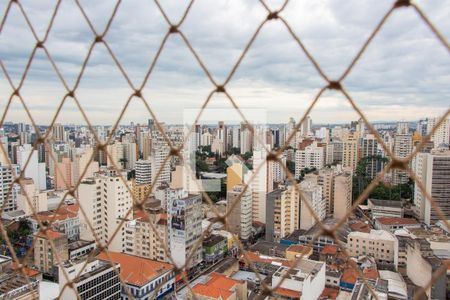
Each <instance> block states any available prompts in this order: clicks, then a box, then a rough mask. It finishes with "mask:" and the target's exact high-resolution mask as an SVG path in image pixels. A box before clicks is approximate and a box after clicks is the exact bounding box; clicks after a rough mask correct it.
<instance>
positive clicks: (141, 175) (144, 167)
mask: <svg viewBox="0 0 450 300" xmlns="http://www.w3.org/2000/svg"><path fill="white" fill-rule="evenodd" d="M135 171H136V184H138V185H141V184H150V183H152V163H151V161H150V160H142V159H140V160H138V161H137V162H136V167H135Z"/></svg>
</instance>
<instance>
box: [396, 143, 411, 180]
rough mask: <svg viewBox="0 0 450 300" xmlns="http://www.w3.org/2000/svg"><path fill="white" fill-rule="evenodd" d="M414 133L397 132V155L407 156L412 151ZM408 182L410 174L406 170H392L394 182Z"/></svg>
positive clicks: (400, 156)
mask: <svg viewBox="0 0 450 300" xmlns="http://www.w3.org/2000/svg"><path fill="white" fill-rule="evenodd" d="M412 146H413V145H412V135H411V134H396V135H395V137H394V154H395V156H396V157H399V158H405V157H407V156H408V155H410V154H411V151H412V148H413V147H412ZM406 182H408V174H407V173H406V171H404V170H398V169H394V170H393V172H392V183H393V184H401V183H406Z"/></svg>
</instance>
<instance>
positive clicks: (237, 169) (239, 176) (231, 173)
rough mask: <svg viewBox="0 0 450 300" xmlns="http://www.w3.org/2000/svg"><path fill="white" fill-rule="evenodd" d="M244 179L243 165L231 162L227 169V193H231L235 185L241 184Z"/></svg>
mask: <svg viewBox="0 0 450 300" xmlns="http://www.w3.org/2000/svg"><path fill="white" fill-rule="evenodd" d="M243 179H244V164H243V163H242V162H237V161H236V162H233V164H232V165H231V166H229V167H228V168H227V191H232V190H233V187H234V186H235V185H238V184H241V183H242V182H243Z"/></svg>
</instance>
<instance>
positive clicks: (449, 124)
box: [427, 118, 450, 147]
mask: <svg viewBox="0 0 450 300" xmlns="http://www.w3.org/2000/svg"><path fill="white" fill-rule="evenodd" d="M438 122H439V118H428V123H427V134H430V133H431V130H433V128H434V127H435V126H436V125H437V123H438ZM430 140H431V141H433V142H434V146H435V147H438V146H439V145H441V144H445V145H449V144H450V119H446V120H444V121H443V122H442V123H441V125H440V126H439V127H437V128H436V130H435V131H434V133H433V134H432V135H431V139H430Z"/></svg>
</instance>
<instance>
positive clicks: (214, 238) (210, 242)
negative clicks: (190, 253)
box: [203, 234, 225, 247]
mask: <svg viewBox="0 0 450 300" xmlns="http://www.w3.org/2000/svg"><path fill="white" fill-rule="evenodd" d="M224 240H225V237H223V236H221V235H215V234H212V235H210V236H209V237H207V238H205V239H204V240H203V247H212V246H214V245H217V244H218V243H220V242H222V241H224Z"/></svg>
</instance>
